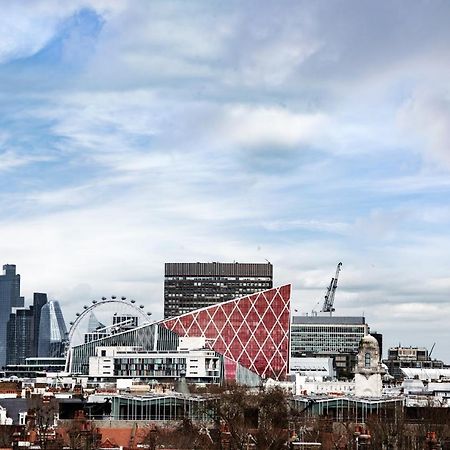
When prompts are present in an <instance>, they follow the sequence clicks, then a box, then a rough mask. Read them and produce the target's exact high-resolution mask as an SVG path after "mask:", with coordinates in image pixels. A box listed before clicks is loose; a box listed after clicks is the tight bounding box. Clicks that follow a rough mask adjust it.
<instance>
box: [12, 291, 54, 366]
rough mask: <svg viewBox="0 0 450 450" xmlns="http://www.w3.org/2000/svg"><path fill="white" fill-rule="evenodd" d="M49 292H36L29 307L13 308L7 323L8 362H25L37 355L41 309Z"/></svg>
mask: <svg viewBox="0 0 450 450" xmlns="http://www.w3.org/2000/svg"><path fill="white" fill-rule="evenodd" d="M45 303H47V294H44V293H35V294H34V297H33V305H31V306H30V307H29V308H25V307H23V308H12V312H11V314H10V315H9V321H8V325H7V340H8V345H7V351H6V364H8V365H11V364H25V360H26V358H30V357H32V356H37V351H38V339H39V322H40V317H41V309H42V307H43V306H44V305H45Z"/></svg>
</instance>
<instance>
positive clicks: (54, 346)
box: [38, 301, 67, 357]
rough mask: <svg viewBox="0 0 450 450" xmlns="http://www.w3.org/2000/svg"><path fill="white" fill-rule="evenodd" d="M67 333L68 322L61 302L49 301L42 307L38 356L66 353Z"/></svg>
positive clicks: (55, 355) (53, 355)
mask: <svg viewBox="0 0 450 450" xmlns="http://www.w3.org/2000/svg"><path fill="white" fill-rule="evenodd" d="M66 335H67V329H66V324H65V322H64V317H63V315H62V311H61V307H60V306H59V302H57V301H50V302H48V303H47V304H46V305H44V306H43V307H42V309H41V320H40V325H39V345H38V356H39V357H46V356H49V357H59V356H62V355H63V354H64V345H65V340H66Z"/></svg>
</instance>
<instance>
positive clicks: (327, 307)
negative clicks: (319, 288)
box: [321, 262, 342, 316]
mask: <svg viewBox="0 0 450 450" xmlns="http://www.w3.org/2000/svg"><path fill="white" fill-rule="evenodd" d="M341 267H342V263H341V262H340V263H339V264H338V265H337V267H336V274H335V275H334V278H332V279H331V281H330V285H329V286H328V288H327V293H326V294H325V300H324V302H323V306H322V309H321V312H329V313H330V316H331V315H332V314H333V311H334V308H333V303H334V294H335V293H336V288H337V283H338V278H339V272H340V271H341Z"/></svg>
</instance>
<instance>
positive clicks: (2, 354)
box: [0, 264, 24, 367]
mask: <svg viewBox="0 0 450 450" xmlns="http://www.w3.org/2000/svg"><path fill="white" fill-rule="evenodd" d="M23 304H24V300H23V297H21V296H20V275H18V274H16V266H15V265H14V264H5V265H4V266H3V275H0V367H3V366H4V365H5V364H6V353H7V333H8V321H9V315H10V314H11V308H20V307H23Z"/></svg>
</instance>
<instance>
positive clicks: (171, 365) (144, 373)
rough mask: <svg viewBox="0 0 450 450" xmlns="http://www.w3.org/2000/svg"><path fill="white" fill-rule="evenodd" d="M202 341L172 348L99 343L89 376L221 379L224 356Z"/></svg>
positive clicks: (198, 381) (90, 365)
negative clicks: (144, 347) (153, 349)
mask: <svg viewBox="0 0 450 450" xmlns="http://www.w3.org/2000/svg"><path fill="white" fill-rule="evenodd" d="M205 346H206V342H205V340H204V339H203V342H202V344H201V345H194V346H193V347H194V348H183V349H182V348H180V347H179V348H178V350H176V351H171V352H167V351H166V352H157V351H154V352H149V351H143V350H142V349H139V348H136V347H97V349H96V351H97V355H96V356H91V357H90V358H89V378H93V379H98V380H104V379H114V378H139V379H151V380H156V381H163V382H164V381H166V382H167V381H174V380H176V379H178V378H183V377H185V378H186V380H188V381H191V382H196V383H205V382H207V383H219V382H220V381H221V379H222V358H221V356H220V355H219V354H218V353H216V352H214V351H213V350H209V349H207V348H205Z"/></svg>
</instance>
